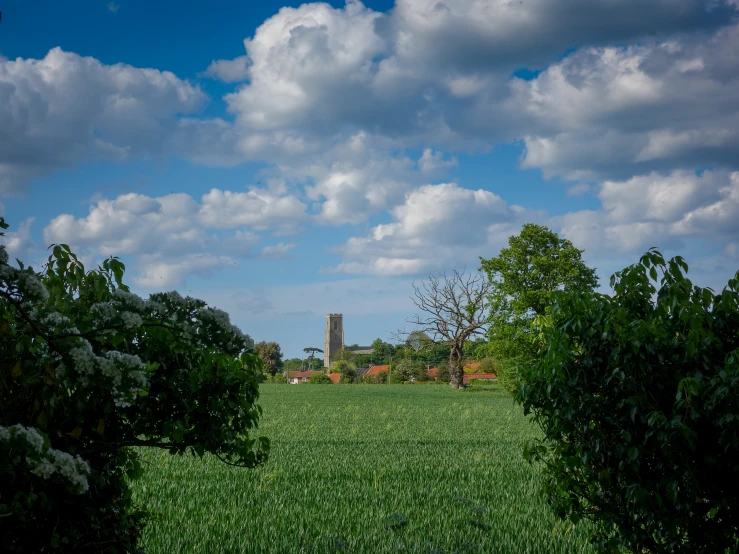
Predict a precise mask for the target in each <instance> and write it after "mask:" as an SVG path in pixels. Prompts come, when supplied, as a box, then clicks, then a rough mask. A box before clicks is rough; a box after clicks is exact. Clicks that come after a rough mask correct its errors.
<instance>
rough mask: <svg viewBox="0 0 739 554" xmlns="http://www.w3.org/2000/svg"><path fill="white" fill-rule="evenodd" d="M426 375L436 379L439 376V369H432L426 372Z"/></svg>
mask: <svg viewBox="0 0 739 554" xmlns="http://www.w3.org/2000/svg"><path fill="white" fill-rule="evenodd" d="M426 375H428V376H429V377H431V378H432V379H436V377H437V376H438V375H439V368H438V367H432V368H431V369H429V370H428V371H427V372H426Z"/></svg>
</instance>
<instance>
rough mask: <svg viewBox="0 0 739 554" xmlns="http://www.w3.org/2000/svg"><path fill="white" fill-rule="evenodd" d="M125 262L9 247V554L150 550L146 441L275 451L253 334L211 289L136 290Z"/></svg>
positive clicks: (3, 293) (1, 457)
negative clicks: (44, 259) (36, 254)
mask: <svg viewBox="0 0 739 554" xmlns="http://www.w3.org/2000/svg"><path fill="white" fill-rule="evenodd" d="M0 226H2V227H3V228H6V227H7V225H5V224H4V221H3V220H2V218H0ZM124 269H125V268H124V266H123V264H122V263H121V262H120V261H119V260H118V259H117V258H110V259H108V260H106V261H105V262H104V263H103V264H102V265H101V266H100V267H99V268H98V269H97V270H94V271H87V272H86V271H85V269H84V267H83V265H82V264H81V263H80V262H79V260H78V259H77V257H76V256H75V255H74V254H73V253H72V252H71V251H70V249H69V247H67V246H66V245H55V246H53V250H52V253H51V256H49V260H48V264H47V265H46V267H45V269H44V271H43V272H42V273H37V272H35V271H34V270H33V269H32V268H30V267H29V268H26V267H25V266H24V265H23V264H22V263H21V262H20V261H19V262H18V267H14V266H12V265H10V264H9V260H8V254H7V252H6V250H5V248H4V247H3V246H0V543H1V544H3V548H4V552H50V551H54V552H102V551H105V552H136V551H137V547H136V542H137V539H138V536H139V534H140V531H141V528H142V526H143V524H144V521H145V515H146V514H145V513H144V512H142V511H140V510H137V509H136V508H135V507H134V506H133V505H132V502H131V496H130V493H129V491H128V487H127V484H126V479H127V478H136V477H138V476H139V475H140V474H141V472H142V467H141V465H140V464H139V462H138V458H137V456H136V452H135V450H134V447H157V448H163V449H166V450H168V451H169V452H170V453H172V454H183V453H186V452H191V453H193V454H196V455H199V456H203V455H204V454H205V453H206V452H207V453H211V454H213V455H215V456H217V457H218V458H219V459H221V460H222V461H224V462H226V463H229V464H232V465H236V466H240V467H247V468H249V467H255V466H257V465H259V464H261V463H263V462H264V461H265V460H266V457H267V454H268V451H269V442H268V440H267V439H266V438H264V437H255V436H254V433H255V429H256V426H257V423H258V419H259V416H260V413H261V410H260V408H259V407H258V406H257V404H256V401H257V399H258V395H259V392H258V375H259V374H261V370H262V367H261V361H260V360H259V358H258V357H257V356H256V355H255V354H254V353H253V352H252V351H251V347H252V346H253V341H252V340H251V338H250V337H248V336H247V335H244V334H243V333H242V332H241V331H240V330H239V329H238V328H236V327H235V326H233V325H232V324H231V323H230V321H229V317H228V315H227V314H226V313H224V312H222V311H220V310H217V309H214V308H210V307H208V306H207V305H206V304H205V302H203V301H201V300H197V299H194V298H190V297H187V298H183V297H181V296H180V295H179V294H178V293H176V292H168V293H161V294H154V295H152V296H151V297H150V298H149V299H148V300H144V299H142V298H140V297H138V296H136V295H135V294H132V293H131V292H130V291H129V289H128V287H127V286H126V285H124V284H123V282H122V278H123V273H124Z"/></svg>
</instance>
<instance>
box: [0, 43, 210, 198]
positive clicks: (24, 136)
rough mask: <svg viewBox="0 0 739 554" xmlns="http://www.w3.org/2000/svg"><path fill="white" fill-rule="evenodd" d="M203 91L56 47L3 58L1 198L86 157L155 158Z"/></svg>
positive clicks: (0, 85)
mask: <svg viewBox="0 0 739 554" xmlns="http://www.w3.org/2000/svg"><path fill="white" fill-rule="evenodd" d="M205 101H206V96H205V94H204V93H203V92H202V91H201V90H200V89H198V88H197V87H195V86H193V85H191V84H189V83H187V82H186V81H183V80H181V79H178V78H177V77H176V76H175V75H174V74H172V73H170V72H168V71H159V70H156V69H140V68H135V67H132V66H130V65H125V64H115V65H105V64H103V63H101V62H99V61H98V60H96V59H94V58H89V57H82V56H79V55H77V54H74V53H70V52H64V51H63V50H61V49H60V48H53V49H52V50H50V51H49V53H48V54H47V55H46V56H45V57H44V58H43V59H40V60H34V59H22V58H18V59H16V60H6V59H2V58H0V194H18V193H20V192H22V190H23V187H24V185H25V184H26V183H27V182H28V181H29V180H30V179H33V178H35V177H38V176H40V175H44V174H46V173H48V172H50V171H53V170H55V169H58V168H63V167H71V166H74V165H76V164H77V163H79V162H82V161H85V160H87V159H91V158H103V159H108V160H114V161H124V160H127V159H130V158H131V157H135V156H137V155H144V154H146V155H154V156H156V155H158V154H160V153H162V152H163V151H165V150H166V148H167V143H168V138H169V137H170V136H171V135H172V134H173V133H174V132H175V131H176V129H177V116H178V115H179V114H187V113H193V112H195V111H197V110H199V109H201V107H202V106H203V105H204V103H205Z"/></svg>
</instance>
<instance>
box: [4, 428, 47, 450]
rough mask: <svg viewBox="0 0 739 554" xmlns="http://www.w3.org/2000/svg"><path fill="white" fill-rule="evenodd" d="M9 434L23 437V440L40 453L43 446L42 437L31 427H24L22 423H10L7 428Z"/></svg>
mask: <svg viewBox="0 0 739 554" xmlns="http://www.w3.org/2000/svg"><path fill="white" fill-rule="evenodd" d="M8 430H9V431H10V434H11V435H13V436H14V437H23V440H25V441H26V443H27V444H28V445H29V446H30V447H31V448H32V449H33V451H34V452H36V453H40V452H41V450H42V449H43V447H44V437H42V436H41V434H40V433H39V432H38V431H36V429H34V428H33V427H24V426H23V425H20V424H18V425H12V426H11V427H10V428H9V429H8Z"/></svg>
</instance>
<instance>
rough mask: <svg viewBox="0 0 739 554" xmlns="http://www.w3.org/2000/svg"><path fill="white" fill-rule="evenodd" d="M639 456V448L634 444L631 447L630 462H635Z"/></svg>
mask: <svg viewBox="0 0 739 554" xmlns="http://www.w3.org/2000/svg"><path fill="white" fill-rule="evenodd" d="M638 457H639V449H638V448H636V447H634V446H632V447H631V448H629V461H630V462H633V461H634V460H636V459H637V458H638Z"/></svg>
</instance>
